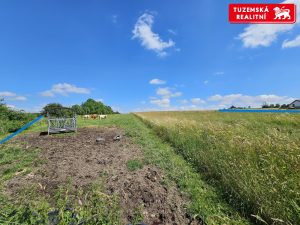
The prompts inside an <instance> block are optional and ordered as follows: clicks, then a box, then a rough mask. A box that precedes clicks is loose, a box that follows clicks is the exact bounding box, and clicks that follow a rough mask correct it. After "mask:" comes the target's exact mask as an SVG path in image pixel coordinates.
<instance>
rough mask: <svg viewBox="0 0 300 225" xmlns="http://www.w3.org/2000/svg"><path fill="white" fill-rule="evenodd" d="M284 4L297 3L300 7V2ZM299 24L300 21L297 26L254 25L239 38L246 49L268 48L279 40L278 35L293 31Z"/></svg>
mask: <svg viewBox="0 0 300 225" xmlns="http://www.w3.org/2000/svg"><path fill="white" fill-rule="evenodd" d="M282 3H295V4H296V5H297V8H299V7H300V0H286V1H284V2H282ZM296 17H298V18H299V17H300V10H297V15H296ZM299 23H300V20H298V21H297V22H296V23H295V24H252V25H250V26H248V27H246V28H245V29H244V32H243V33H241V34H239V37H238V38H239V39H240V40H242V42H243V45H244V47H246V48H256V47H259V46H263V47H268V46H270V45H271V44H272V43H273V42H274V41H276V40H277V37H278V35H280V34H283V33H286V32H288V31H290V30H292V29H293V28H294V27H295V26H296V25H297V24H299Z"/></svg>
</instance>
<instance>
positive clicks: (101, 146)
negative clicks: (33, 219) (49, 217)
mask: <svg viewBox="0 0 300 225" xmlns="http://www.w3.org/2000/svg"><path fill="white" fill-rule="evenodd" d="M116 135H120V136H121V139H120V140H113V139H114V137H115V136H116ZM97 139H99V140H98V141H99V142H98V143H97V142H96V140H97ZM20 141H21V142H24V143H26V148H35V147H36V148H40V149H41V150H42V151H41V158H42V159H43V160H45V163H44V164H43V165H42V166H41V168H39V169H38V170H37V172H35V173H30V174H28V175H27V176H25V177H21V176H17V177H16V178H14V179H12V180H11V181H9V182H8V184H7V187H8V189H9V190H11V192H15V193H17V191H18V190H19V189H21V188H24V186H26V185H29V184H32V183H36V184H39V185H40V186H41V187H43V189H44V192H45V193H47V194H49V195H52V194H54V193H53V191H54V190H55V189H56V188H57V187H59V186H60V185H65V184H66V183H67V182H68V181H69V180H70V178H71V183H72V185H73V187H75V188H84V187H86V186H88V185H90V184H91V183H93V182H95V181H97V179H100V176H101V174H103V173H105V174H107V175H108V179H106V183H105V188H106V192H107V194H117V195H118V196H119V197H120V205H121V207H122V212H123V223H124V224H128V223H130V221H131V220H132V217H133V213H134V209H135V208H137V207H139V206H141V205H143V208H142V209H143V215H144V223H146V224H148V225H151V224H153V225H154V224H173V225H175V224H178V225H181V224H191V223H193V224H194V223H195V221H193V222H192V221H190V220H189V219H188V218H187V214H186V211H185V209H184V205H185V202H186V201H185V198H184V197H183V196H182V195H181V193H180V192H179V191H178V190H177V189H176V188H174V187H169V186H166V185H164V184H163V180H164V177H163V173H162V171H160V170H159V169H158V168H156V167H154V166H151V165H144V167H143V168H142V169H138V170H135V171H133V172H132V171H129V170H128V168H127V166H126V163H127V161H128V160H130V159H142V157H143V156H142V152H141V149H140V148H139V147H138V146H136V145H134V144H133V143H132V142H131V141H130V140H129V138H127V137H126V135H125V133H124V131H122V130H120V129H117V128H82V129H79V130H78V133H77V134H76V135H64V136H61V135H59V136H57V135H50V136H40V135H39V134H29V135H26V136H22V137H20V138H18V139H17V142H20ZM12 194H13V193H12Z"/></svg>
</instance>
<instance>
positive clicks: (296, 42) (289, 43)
mask: <svg viewBox="0 0 300 225" xmlns="http://www.w3.org/2000/svg"><path fill="white" fill-rule="evenodd" d="M299 46H300V35H298V36H297V37H296V38H295V39H293V40H290V41H289V40H285V41H284V42H283V43H282V48H293V47H299Z"/></svg>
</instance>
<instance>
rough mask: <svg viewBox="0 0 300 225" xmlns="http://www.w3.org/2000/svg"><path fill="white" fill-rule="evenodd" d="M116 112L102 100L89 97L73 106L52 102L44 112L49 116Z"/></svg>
mask: <svg viewBox="0 0 300 225" xmlns="http://www.w3.org/2000/svg"><path fill="white" fill-rule="evenodd" d="M118 113H119V112H114V111H113V109H112V108H111V107H110V106H107V105H105V104H103V103H102V102H101V101H96V100H94V99H91V98H89V99H88V100H86V101H85V102H83V103H82V104H81V105H79V104H76V105H73V106H71V107H64V106H63V105H61V104H59V103H50V104H48V105H46V106H45V107H44V108H43V110H42V114H43V115H44V116H47V115H48V114H49V115H50V116H52V117H66V116H72V115H74V114H76V115H90V114H118Z"/></svg>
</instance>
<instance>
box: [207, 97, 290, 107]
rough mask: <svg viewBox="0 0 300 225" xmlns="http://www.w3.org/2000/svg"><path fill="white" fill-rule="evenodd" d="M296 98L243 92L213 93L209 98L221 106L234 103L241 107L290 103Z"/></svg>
mask: <svg viewBox="0 0 300 225" xmlns="http://www.w3.org/2000/svg"><path fill="white" fill-rule="evenodd" d="M293 100H295V98H291V97H288V96H278V95H257V96H250V95H243V94H230V95H213V96H210V97H209V98H208V101H210V102H216V103H217V104H218V106H219V107H220V108H226V107H230V106H232V105H234V106H239V107H247V106H251V107H260V106H262V104H263V103H265V102H266V103H268V104H276V103H279V104H284V103H290V102H292V101H293Z"/></svg>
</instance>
